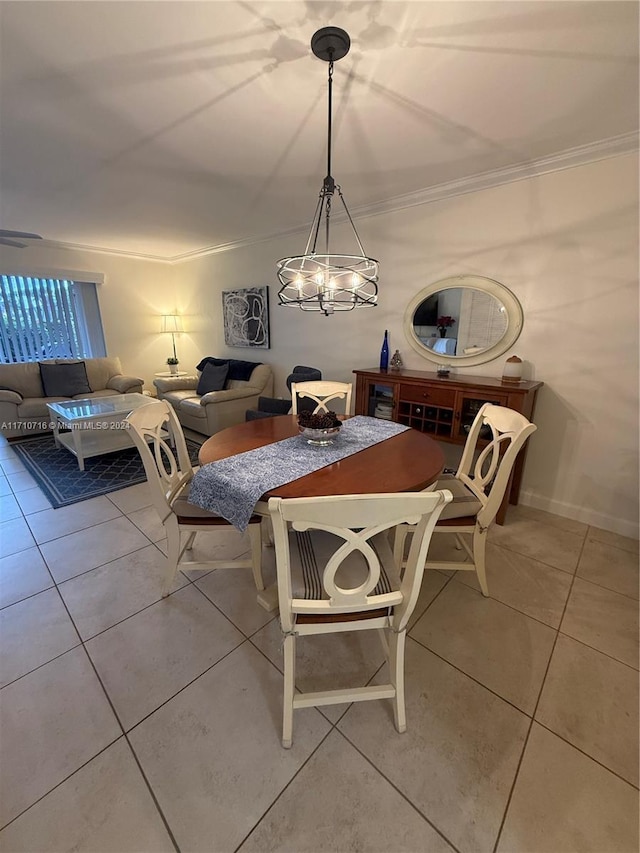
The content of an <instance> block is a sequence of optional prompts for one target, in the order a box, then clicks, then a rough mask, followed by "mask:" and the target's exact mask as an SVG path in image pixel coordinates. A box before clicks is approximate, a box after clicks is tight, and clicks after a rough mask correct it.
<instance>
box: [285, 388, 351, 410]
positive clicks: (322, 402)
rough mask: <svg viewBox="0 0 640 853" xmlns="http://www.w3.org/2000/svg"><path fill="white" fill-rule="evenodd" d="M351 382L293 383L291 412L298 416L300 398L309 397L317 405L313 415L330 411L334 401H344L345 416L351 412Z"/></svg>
mask: <svg viewBox="0 0 640 853" xmlns="http://www.w3.org/2000/svg"><path fill="white" fill-rule="evenodd" d="M352 391H353V385H352V384H351V382H325V381H319V382H292V383H291V399H292V406H291V412H292V414H294V415H297V414H298V396H300V397H308V398H310V399H311V400H313V401H314V402H315V403H316V407H315V408H314V409H313V413H314V414H316V413H317V412H328V411H330V408H333V407H329V405H328V404H329V403H330V402H332V401H333V400H344V414H345V415H348V414H349V413H350V411H351V394H352Z"/></svg>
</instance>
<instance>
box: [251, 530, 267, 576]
mask: <svg viewBox="0 0 640 853" xmlns="http://www.w3.org/2000/svg"><path fill="white" fill-rule="evenodd" d="M249 542H250V544H251V571H252V572H253V582H254V583H255V585H256V589H264V580H263V579H262V526H261V524H250V525H249Z"/></svg>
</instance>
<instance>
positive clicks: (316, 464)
mask: <svg viewBox="0 0 640 853" xmlns="http://www.w3.org/2000/svg"><path fill="white" fill-rule="evenodd" d="M407 429H409V427H406V426H402V424H397V423H394V422H393V421H384V420H380V419H379V418H367V417H365V416H364V415H356V417H354V418H349V420H347V421H345V422H344V424H343V425H342V429H341V430H340V432H339V433H338V435H337V437H336V438H335V440H334V443H333V444H330V445H328V446H326V447H314V446H313V445H310V444H307V442H306V440H305V439H304V438H303V437H302V436H301V435H296V436H294V437H292V438H285V439H284V440H283V441H277V442H276V443H275V444H267V445H265V446H264V447H257V448H256V449H255V450H248V451H247V452H246V453H239V454H237V455H236V456H230V457H228V458H227V459H221V460H220V461H219V462H211V463H209V464H208V465H203V466H202V468H200V470H198V471H196V473H195V475H194V477H193V480H192V482H191V489H190V491H189V502H190V503H192V504H195V505H196V506H199V507H201V508H202V509H207V510H209V511H210V512H215V513H216V514H217V515H221V516H222V517H223V518H226V520H227V521H229V522H230V523H231V524H233V525H234V526H235V527H237V528H238V530H241V531H243V532H244V531H245V530H246V529H247V525H248V524H249V519H250V518H251V514H252V513H253V510H254V509H255V505H256V504H257V502H258V500H259V499H260V497H261V495H263V494H264V493H265V492H268V491H270V490H271V489H275V488H277V487H278V486H283V485H284V484H285V483H290V482H291V481H292V480H297V479H298V478H299V477H304V476H305V474H311V472H312V471H317V470H319V469H320V468H324V467H326V466H327V465H331V464H333V463H334V462H338V461H339V460H340V459H344V458H345V457H347V456H351V455H352V454H353V453H358V452H359V451H360V450H364V449H365V448H367V447H371V445H373V444H378V442H380V441H385V439H387V438H391V437H392V436H394V435H398V433H401V432H404V431H405V430H407Z"/></svg>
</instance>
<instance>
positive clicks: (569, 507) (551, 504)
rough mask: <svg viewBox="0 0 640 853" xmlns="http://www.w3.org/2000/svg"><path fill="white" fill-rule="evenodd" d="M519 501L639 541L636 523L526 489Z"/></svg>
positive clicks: (639, 535)
mask: <svg viewBox="0 0 640 853" xmlns="http://www.w3.org/2000/svg"><path fill="white" fill-rule="evenodd" d="M519 500H520V503H521V504H523V505H524V506H530V507H533V508H534V509H543V510H546V512H552V513H554V515H561V516H563V517H564V518H571V519H573V521H581V522H582V523H583V524H590V525H592V526H593V527H600V528H602V529H603V530H611V531H612V532H613V533H618V534H620V535H621V536H629V537H630V538H631V539H640V525H639V524H638V522H637V521H635V522H634V521H630V520H628V519H624V518H616V517H615V516H612V515H607V513H604V512H596V511H595V510H592V509H588V508H587V507H582V506H575V505H574V504H570V503H567V502H566V501H555V500H552V499H550V498H545V497H542V496H541V495H538V494H535V492H531V491H529V490H527V489H522V490H521V492H520V499H519Z"/></svg>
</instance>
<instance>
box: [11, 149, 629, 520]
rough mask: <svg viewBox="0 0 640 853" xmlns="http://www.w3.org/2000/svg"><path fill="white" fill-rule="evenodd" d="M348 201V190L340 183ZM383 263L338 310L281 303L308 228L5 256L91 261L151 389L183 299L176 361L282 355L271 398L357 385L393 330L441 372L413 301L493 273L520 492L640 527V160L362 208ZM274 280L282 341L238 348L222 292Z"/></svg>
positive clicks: (369, 240) (366, 239)
mask: <svg viewBox="0 0 640 853" xmlns="http://www.w3.org/2000/svg"><path fill="white" fill-rule="evenodd" d="M345 192H346V193H347V196H348V186H345ZM356 221H357V226H358V231H359V232H360V236H361V238H362V240H363V243H364V246H365V248H366V249H367V251H368V252H370V253H372V254H373V255H374V256H375V257H377V258H378V259H379V260H380V263H381V278H380V299H379V305H378V307H377V308H371V309H369V308H367V309H362V310H358V311H353V312H350V313H345V314H341V315H338V314H336V315H334V316H332V317H324V316H322V315H316V314H305V313H303V312H302V311H299V310H298V309H294V308H282V307H279V306H278V305H277V289H278V288H277V279H276V276H275V262H276V260H277V259H278V258H280V257H282V256H285V255H287V254H289V253H291V252H294V253H297V252H299V251H302V248H303V246H304V239H305V235H300V237H298V238H291V237H290V238H287V239H280V240H274V241H271V242H265V243H261V244H258V245H256V246H253V247H250V248H246V249H238V250H235V251H229V252H224V253H220V254H217V255H210V256H207V257H205V258H201V259H198V260H194V261H190V262H183V263H181V264H178V265H175V266H171V265H168V264H162V263H153V262H149V261H142V260H134V259H129V258H118V257H115V256H111V255H106V254H99V253H89V252H74V251H70V250H61V249H55V250H54V249H47V248H46V247H39V246H37V244H36V245H35V247H34V248H29V249H23V250H18V249H13V250H12V249H8V248H2V249H0V267H1V266H2V265H3V264H4V263H5V261H6V262H7V263H14V262H17V261H18V260H19V261H21V262H22V263H23V264H27V263H31V264H33V265H34V266H37V267H40V268H41V267H47V266H49V267H58V268H63V269H81V270H96V271H99V272H104V273H105V274H106V282H105V284H104V285H102V286H101V287H100V288H99V298H100V305H101V309H102V317H103V322H104V327H105V336H106V341H107V351H108V353H109V354H110V355H119V356H120V358H121V359H122V362H123V366H124V368H125V370H127V371H128V372H132V373H136V374H139V375H140V376H143V377H144V378H145V380H146V383H147V386H148V387H150V386H151V382H152V379H153V374H154V373H155V372H156V371H158V370H163V369H165V368H164V360H165V359H166V357H167V355H169V354H170V339H168V338H167V340H166V341H165V340H164V339H163V336H161V335H160V334H159V333H158V331H157V329H158V328H159V319H158V318H159V315H160V314H163V313H165V312H172V311H173V310H178V311H179V312H180V313H183V314H184V315H185V318H186V323H187V328H188V332H187V333H186V334H184V335H181V336H180V338H179V340H178V342H177V345H178V355H179V357H180V360H181V366H182V367H185V368H186V369H192V368H193V367H194V366H195V364H196V363H197V361H198V360H199V359H200V358H201V357H202V356H204V355H217V356H226V357H230V356H232V357H236V358H242V359H247V360H252V361H264V362H267V363H269V364H271V365H272V366H273V368H274V371H275V375H276V394H279V395H285V394H286V388H285V385H284V380H285V378H286V376H287V375H288V373H289V372H290V370H291V367H292V366H293V365H294V364H307V365H312V366H317V367H319V368H320V369H321V370H322V371H323V374H324V376H325V377H326V378H331V379H339V380H346V381H350V380H352V379H353V378H354V377H353V375H352V371H353V370H354V369H357V368H367V367H373V366H375V365H377V364H378V359H379V352H380V346H381V344H382V337H383V333H384V330H385V329H389V333H390V348H391V351H392V352H393V351H394V350H395V349H396V348H399V349H400V351H401V353H402V356H403V359H404V363H405V366H406V367H409V368H413V369H417V370H427V371H429V370H432V368H433V366H432V365H431V363H430V362H428V361H427V360H424V359H422V358H421V356H420V355H419V354H418V353H416V352H414V351H413V350H412V349H411V348H410V347H409V345H408V343H407V342H406V341H405V340H404V336H403V330H402V329H403V317H404V311H405V307H406V305H407V304H408V303H409V301H410V300H411V298H412V297H413V296H414V295H415V293H417V292H418V291H419V290H421V289H422V288H423V287H425V286H426V285H427V284H430V283H431V282H434V281H437V280H438V279H440V278H444V277H446V276H449V275H454V274H460V273H475V274H478V275H484V276H488V277H489V278H494V279H497V280H498V281H500V282H502V283H503V284H505V285H506V286H507V287H508V288H509V289H510V290H512V291H513V292H514V293H515V295H516V296H517V297H518V299H519V300H520V302H521V303H522V306H523V310H524V318H525V321H524V328H523V332H522V335H521V336H520V339H519V340H518V341H517V342H516V344H515V346H514V348H513V350H512V351H511V352H507V353H505V355H504V356H503V357H501V358H500V359H497V360H496V361H494V362H491V363H489V364H485V365H482V366H480V367H476V368H470V369H467V370H466V371H464V370H459V373H460V374H463V373H465V372H466V373H470V374H478V375H484V376H500V375H501V373H502V366H503V363H504V360H505V359H506V358H507V357H508V356H509V355H511V354H513V353H514V352H515V353H516V354H517V355H519V356H520V357H521V358H523V359H524V360H525V367H526V373H525V376H526V377H527V378H533V379H538V380H541V381H543V382H544V383H545V385H544V387H543V388H542V389H541V391H540V392H539V395H538V404H537V408H536V412H535V418H534V420H535V422H536V423H537V425H538V431H537V432H536V433H535V434H534V436H533V437H532V439H531V442H530V448H529V457H528V460H527V466H526V470H525V476H524V482H523V492H522V494H521V500H522V502H523V503H527V504H529V505H532V506H535V507H538V508H541V509H548V510H549V511H552V512H555V513H557V514H559V515H565V516H567V517H570V518H575V519H579V520H582V521H585V522H588V523H591V524H594V525H597V526H601V527H604V528H606V529H609V530H614V531H617V532H619V533H622V534H625V535H630V536H638V409H639V406H638V168H637V158H636V157H635V156H634V155H627V156H620V157H616V158H612V159H608V160H602V161H600V162H596V163H592V164H589V165H586V166H580V167H576V168H572V169H567V170H565V171H559V172H555V173H550V174H545V175H542V176H540V177H537V178H531V179H528V180H522V181H519V182H516V183H512V184H509V185H505V186H501V187H497V188H494V189H489V190H483V191H481V192H476V193H473V194H467V195H460V196H458V197H455V198H451V199H447V200H444V201H439V202H434V203H431V204H424V205H421V206H416V207H412V208H408V209H406V210H400V211H396V212H393V213H389V214H384V215H380V216H376V217H370V218H367V219H361V218H356ZM264 284H266V285H269V287H270V297H271V342H272V344H271V349H269V350H261V349H227V348H226V347H225V345H224V337H223V330H222V317H221V304H222V299H221V292H222V290H227V289H232V288H237V287H250V286H254V285H264Z"/></svg>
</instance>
